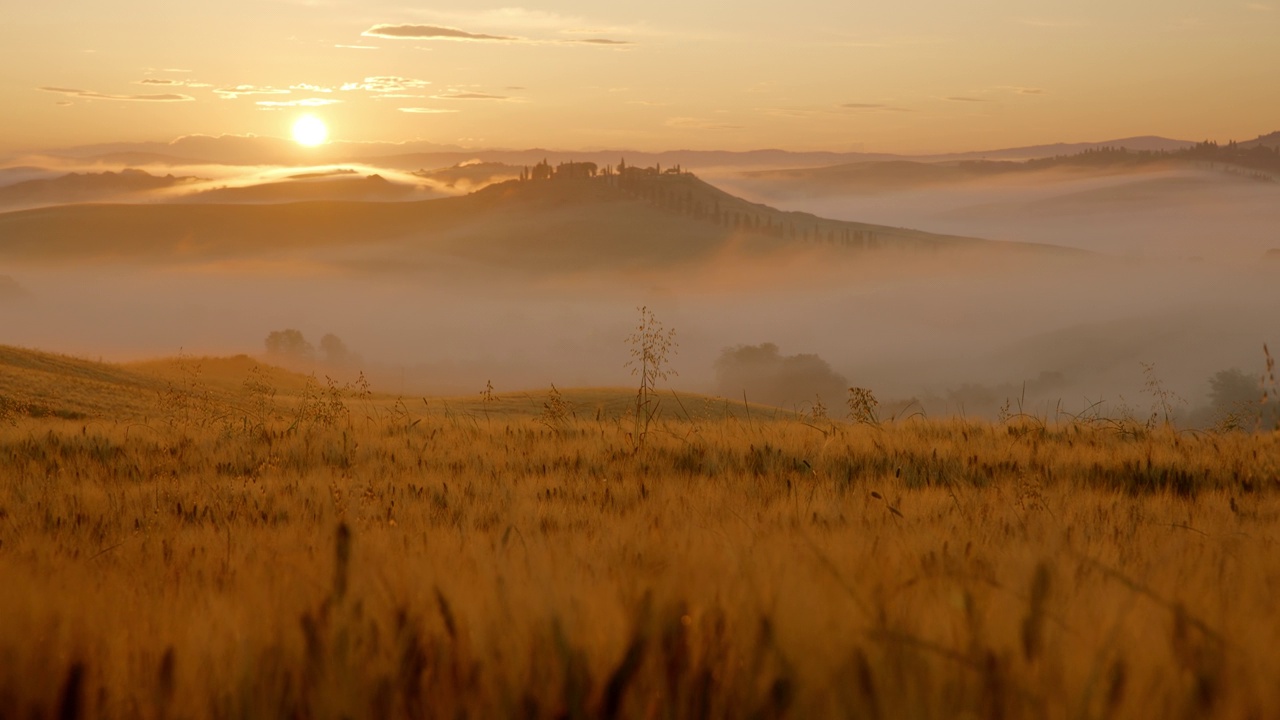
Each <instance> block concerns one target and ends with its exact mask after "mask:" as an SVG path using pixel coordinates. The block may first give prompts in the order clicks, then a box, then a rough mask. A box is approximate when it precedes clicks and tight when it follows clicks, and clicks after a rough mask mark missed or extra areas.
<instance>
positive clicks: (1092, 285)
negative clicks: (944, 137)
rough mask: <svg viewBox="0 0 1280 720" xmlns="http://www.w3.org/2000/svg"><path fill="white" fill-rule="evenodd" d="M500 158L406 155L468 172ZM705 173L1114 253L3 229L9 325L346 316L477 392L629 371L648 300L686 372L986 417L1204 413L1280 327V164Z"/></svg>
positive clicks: (76, 339) (709, 385)
mask: <svg viewBox="0 0 1280 720" xmlns="http://www.w3.org/2000/svg"><path fill="white" fill-rule="evenodd" d="M503 168H506V166H495V167H491V168H480V167H474V168H470V169H464V168H452V169H449V171H448V172H444V171H442V172H440V173H437V174H434V175H430V174H429V175H430V176H429V177H424V176H421V175H410V174H407V173H395V172H388V173H385V174H384V175H383V177H385V178H389V179H391V180H392V181H395V182H403V183H405V184H406V185H408V184H415V186H416V187H421V188H424V190H423V191H422V192H424V193H429V194H457V193H459V192H462V191H463V190H465V189H468V188H469V183H472V182H475V183H480V184H482V183H483V182H485V179H484V178H485V177H486V176H487V174H491V173H499V174H500V173H502V172H506V171H509V168H506V170H504V169H503ZM350 169H352V168H345V170H350ZM189 170H191V171H192V172H193V174H196V175H201V176H202V177H207V178H210V180H209V181H207V182H202V183H201V184H200V185H199V186H198V187H199V189H206V190H207V189H209V188H211V187H213V186H214V185H217V186H218V187H222V186H237V187H240V186H242V187H254V186H256V185H258V186H260V185H261V184H263V183H269V182H272V181H279V180H282V179H293V180H295V181H296V180H299V179H301V180H304V181H305V180H307V179H308V178H305V177H304V178H298V177H297V176H298V175H299V173H303V172H308V173H321V171H322V170H323V169H311V170H300V169H297V168H290V169H283V170H282V169H279V168H249V169H246V168H238V169H236V170H235V174H234V175H233V173H231V172H230V171H227V170H226V169H225V168H223V169H221V170H219V169H218V168H190V169H189ZM340 170H344V169H343V168H336V167H335V168H329V169H328V170H327V171H324V172H338V171H340ZM355 170H356V174H358V175H361V176H363V174H364V173H365V171H369V172H372V171H374V170H376V168H372V167H367V168H366V167H364V166H361V167H359V168H355ZM97 171H98V172H100V171H101V168H99V169H98V170H97ZM342 174H347V173H345V172H344V173H342ZM31 177H48V175H41V173H40V172H39V171H38V169H32V168H17V169H12V170H10V171H9V172H8V174H7V175H6V177H5V182H6V183H12V182H15V178H31ZM315 177H320V175H315ZM707 179H708V180H710V181H711V182H713V183H715V184H716V185H718V186H720V187H722V188H723V189H725V190H727V191H729V192H732V193H735V194H739V195H742V196H744V197H747V198H749V199H752V200H756V201H760V202H765V203H768V204H770V205H773V206H775V207H779V208H782V209H787V210H804V211H808V212H812V213H814V214H817V215H821V216H826V217H832V218H838V219H848V220H856V221H862V222H871V223H881V224H886V225H893V226H901V227H911V228H916V229H921V230H927V231H932V232H940V233H951V234H959V235H971V236H978V237H987V238H996V239H1002V240H1017V241H1024V242H1036V243H1052V244H1057V245H1062V246H1066V247H1072V248H1081V249H1085V250H1089V251H1092V253H1096V254H1091V253H1079V254H1075V255H1071V254H1044V255H1040V256H1037V255H1034V254H1025V253H1024V254H1014V255H1015V256H1011V257H1006V256H1005V255H1004V254H1002V253H994V252H993V253H980V252H979V253H973V252H965V253H935V254H892V253H888V254H886V253H878V254H877V253H871V254H867V253H859V252H856V251H852V250H848V249H844V248H836V247H833V246H825V245H823V246H816V245H812V244H805V243H799V242H797V243H795V244H794V247H789V248H788V249H787V250H785V251H780V252H776V253H773V254H770V255H765V256H761V255H760V254H758V253H755V254H747V253H743V252H738V251H735V250H734V249H733V247H734V244H733V243H730V244H729V246H727V247H726V248H725V249H724V251H723V252H720V253H718V254H717V255H716V256H715V258H714V259H713V260H709V261H705V262H702V263H700V264H696V265H690V264H688V263H677V262H675V261H673V263H672V265H671V267H668V268H662V269H657V270H650V271H647V272H645V273H638V272H634V271H633V272H628V271H624V270H621V269H619V270H618V271H617V272H609V271H606V272H603V273H602V274H599V275H595V276H591V277H582V276H569V275H563V274H560V275H549V274H545V273H544V274H536V273H535V272H534V271H529V272H523V271H512V270H496V269H493V268H489V267H481V266H477V265H475V264H468V263H467V262H464V261H462V260H458V259H445V258H436V259H431V258H430V257H429V256H428V260H429V261H428V262H427V263H426V268H427V269H423V268H424V266H423V263H422V262H421V261H422V259H423V256H420V255H419V256H414V258H413V260H414V262H413V263H410V262H408V258H407V257H400V256H397V255H395V253H396V252H397V251H396V249H395V247H394V246H391V247H389V246H386V245H381V246H377V247H368V246H362V245H361V244H360V239H359V238H352V240H351V244H350V245H348V246H346V247H340V248H336V249H335V248H334V247H332V246H330V247H327V248H326V249H324V250H323V251H320V250H315V251H312V252H308V251H306V250H305V249H303V250H298V249H296V248H295V249H293V250H290V251H288V252H283V251H281V252H277V251H276V250H275V249H273V248H269V247H266V248H261V252H258V253H257V254H253V253H250V254H249V255H246V256H244V257H238V258H233V259H230V260H226V259H224V260H222V261H221V262H218V263H212V262H204V261H202V260H201V259H200V258H191V257H183V258H182V259H181V260H178V261H173V263H172V264H168V265H162V264H158V263H153V262H147V263H138V264H125V263H121V262H117V263H116V264H112V265H102V266H95V267H86V266H85V264H84V263H77V262H75V261H74V260H65V259H64V260H57V261H55V260H53V259H46V260H43V261H41V260H38V259H30V257H28V259H25V260H22V261H17V260H15V259H13V257H8V256H6V254H5V252H4V248H3V237H0V327H3V328H4V334H3V338H0V342H3V343H5V344H10V345H18V346H26V347H32V348H38V349H43V350H49V351H55V352H65V353H71V354H75V355H80V356H85V357H89V358H103V359H107V360H129V359H141V358H149V357H156V356H171V355H175V354H177V353H178V352H179V351H182V352H185V353H187V354H192V355H202V354H218V355H225V354H233V353H249V354H253V355H259V356H261V355H263V354H264V352H265V345H264V341H265V338H266V336H267V335H268V334H269V333H271V332H272V331H277V330H284V329H295V330H298V331H300V332H301V333H302V334H303V335H304V336H305V338H306V339H307V340H308V341H309V342H310V343H311V344H312V345H314V346H319V344H320V339H321V338H322V337H323V336H324V335H326V334H334V335H336V336H338V337H339V338H341V340H342V341H343V342H344V343H345V345H346V346H347V348H349V349H350V351H351V352H353V353H355V354H356V355H358V356H359V357H360V362H359V366H360V368H361V369H363V370H364V371H365V372H366V373H367V374H368V375H369V376H370V377H371V378H372V380H373V382H374V384H375V387H376V388H377V389H379V390H382V391H384V392H389V393H403V394H407V395H408V394H470V393H475V392H478V391H479V390H480V389H481V388H483V387H484V386H485V383H486V382H487V381H492V382H493V385H494V387H495V388H496V389H498V390H499V391H504V390H539V389H545V388H547V387H548V386H549V385H550V384H551V383H555V384H556V385H557V386H560V387H570V386H628V385H630V384H631V383H632V382H633V380H632V377H631V375H630V373H629V371H628V370H626V369H625V368H624V363H625V362H626V361H627V360H628V358H629V347H628V345H627V344H626V342H625V338H626V337H627V336H628V334H629V333H631V332H632V331H633V330H634V327H635V324H636V321H637V311H636V307H637V306H639V305H646V306H648V307H650V308H651V309H652V310H654V312H655V313H656V315H657V317H658V318H659V320H661V321H662V323H664V324H665V326H666V327H668V328H675V330H676V332H677V340H678V344H679V352H678V355H677V356H675V357H674V358H673V359H672V367H674V369H675V370H677V371H678V373H679V376H678V377H677V378H673V380H672V382H670V383H669V384H670V385H671V386H673V387H675V388H678V389H681V390H686V391H694V392H707V393H720V394H723V395H725V396H728V397H731V398H733V399H735V400H740V399H741V397H742V393H743V390H745V391H746V394H747V396H748V398H750V399H754V400H760V401H764V402H771V403H776V404H781V405H783V406H786V407H790V408H800V409H803V408H807V407H808V406H809V404H810V403H811V401H812V400H813V397H814V394H815V393H821V394H823V396H824V397H823V400H824V402H825V403H826V405H827V406H828V407H829V408H833V412H834V413H836V414H839V413H838V408H840V407H842V406H843V403H844V396H843V390H844V389H845V388H847V387H848V386H851V385H856V386H862V387H867V388H870V389H872V390H873V391H874V392H875V393H876V394H877V395H878V396H879V397H880V398H881V400H882V401H885V402H886V403H887V402H892V401H905V400H908V399H911V398H915V399H917V400H919V401H921V402H922V403H923V405H924V406H925V407H926V409H927V410H928V411H929V412H930V413H933V414H936V413H944V412H945V413H967V414H986V415H990V414H992V413H994V412H996V410H997V408H998V407H999V406H1000V405H1002V404H1004V403H1005V401H1006V400H1008V401H1010V403H1011V406H1012V408H1013V409H1014V410H1016V409H1017V406H1018V403H1019V402H1021V403H1022V406H1023V409H1025V410H1027V411H1034V412H1039V413H1050V414H1051V413H1052V412H1053V411H1054V409H1055V408H1058V407H1061V408H1062V409H1064V410H1066V411H1069V412H1079V411H1081V410H1083V409H1085V408H1087V407H1090V406H1094V405H1095V403H1098V402H1099V401H1101V402H1102V403H1103V404H1102V405H1101V406H1100V407H1101V409H1102V410H1103V412H1108V411H1111V412H1120V411H1121V410H1123V409H1124V408H1126V407H1127V408H1129V409H1131V410H1134V411H1136V412H1138V413H1146V412H1149V410H1150V408H1151V407H1152V405H1153V404H1154V396H1153V395H1152V394H1151V392H1150V390H1151V388H1150V387H1149V386H1148V384H1147V383H1148V382H1149V381H1153V380H1154V381H1156V382H1158V383H1159V384H1160V385H1161V387H1163V388H1164V389H1168V390H1172V391H1173V392H1175V393H1177V394H1178V395H1179V396H1180V397H1181V398H1182V399H1184V400H1185V402H1179V403H1177V404H1178V406H1179V407H1180V408H1181V409H1182V410H1183V411H1184V412H1188V413H1189V412H1191V411H1193V410H1194V409H1195V408H1197V407H1199V406H1202V405H1204V404H1205V403H1206V402H1207V394H1208V393H1209V390H1210V386H1209V379H1210V378H1211V377H1212V376H1213V375H1214V374H1215V373H1218V372H1220V371H1223V370H1229V369H1232V368H1237V369H1240V370H1242V371H1244V373H1245V375H1246V376H1248V377H1254V376H1256V375H1257V374H1259V373H1260V372H1261V370H1262V368H1263V363H1264V357H1263V351H1262V346H1263V343H1268V342H1269V343H1271V347H1272V348H1273V352H1274V351H1276V350H1280V281H1278V277H1280V259H1277V258H1275V257H1272V258H1271V259H1269V260H1263V256H1264V253H1265V252H1266V251H1267V250H1268V249H1270V248H1274V247H1280V230H1278V228H1280V184H1275V183H1262V182H1258V181H1257V180H1253V179H1247V178H1241V177H1235V176H1224V174H1223V173H1222V172H1220V171H1214V170H1207V169H1203V170H1201V169H1185V168H1184V169H1169V168H1149V169H1147V170H1144V171H1142V172H1135V173H1120V174H1116V173H1111V174H1106V175H1099V174H1091V175H1086V174H1080V173H1076V172H1066V171H1052V172H1041V173H1019V174H1015V175H1008V176H1003V175H1002V176H998V177H994V178H987V179H983V180H973V181H970V182H963V183H953V184H950V185H942V186H929V187H916V188H912V189H905V190H902V189H900V190H894V191H883V190H881V191H876V192H871V193H868V192H865V191H852V190H846V191H840V190H839V189H838V188H831V187H827V188H821V187H819V188H814V187H812V186H811V185H809V186H804V185H797V184H796V183H788V182H780V181H777V180H771V179H766V178H761V177H752V176H746V175H743V174H740V173H725V174H723V175H721V176H717V177H710V178H707ZM449 183H453V184H452V185H450V184H449ZM427 188H430V190H429V191H428V189H427ZM192 189H193V188H190V187H189V188H184V189H182V190H180V191H179V190H175V191H172V192H174V193H178V194H180V193H187V192H190V191H191V190H192ZM506 231H507V232H511V233H518V232H519V228H507V229H506ZM599 242H601V243H608V242H609V237H608V234H607V230H605V231H604V232H602V234H601V236H600V238H599ZM389 253H390V254H389ZM15 257H16V256H15ZM397 258H399V259H397ZM398 264H402V265H403V267H397V265H398ZM279 359H280V358H276V360H279ZM1143 363H1146V364H1147V365H1146V366H1144V365H1143ZM302 366H303V367H304V369H307V368H309V369H313V370H314V371H316V372H317V373H318V374H322V375H323V374H326V373H331V374H335V375H342V374H344V373H345V374H346V375H347V376H349V375H350V374H351V373H352V372H353V371H354V368H353V367H345V368H339V367H333V366H326V365H324V364H315V365H307V364H306V363H303V364H302ZM1144 367H1145V368H1146V369H1144Z"/></svg>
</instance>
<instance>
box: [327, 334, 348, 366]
mask: <svg viewBox="0 0 1280 720" xmlns="http://www.w3.org/2000/svg"><path fill="white" fill-rule="evenodd" d="M320 352H321V353H322V354H323V356H324V361H325V363H327V364H329V365H349V364H351V359H352V356H351V351H350V350H348V349H347V344H346V343H344V342H342V338H340V337H338V336H337V335H334V334H333V333H329V334H327V335H325V336H324V337H322V338H320Z"/></svg>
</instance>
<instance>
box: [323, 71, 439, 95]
mask: <svg viewBox="0 0 1280 720" xmlns="http://www.w3.org/2000/svg"><path fill="white" fill-rule="evenodd" d="M430 84H431V82H430V81H429V80H415V79H413V78H406V77H400V76H398V75H375V76H373V77H367V78H365V79H364V80H361V81H359V82H349V83H342V88H341V89H342V90H344V91H351V90H367V91H369V92H375V93H395V92H404V91H405V90H418V89H421V88H424V87H426V86H428V85H430Z"/></svg>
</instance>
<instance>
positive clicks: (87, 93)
mask: <svg viewBox="0 0 1280 720" xmlns="http://www.w3.org/2000/svg"><path fill="white" fill-rule="evenodd" d="M39 89H40V90H43V91H45V92H51V93H61V94H63V95H73V96H75V97H81V98H85V99H87V100H127V101H131V102H189V101H191V100H195V98H193V97H191V96H190V95H178V94H176V93H163V94H159V95H109V94H107V93H100V92H94V91H93V90H80V89H77V88H64V87H42V88H39Z"/></svg>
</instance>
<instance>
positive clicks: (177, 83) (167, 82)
mask: <svg viewBox="0 0 1280 720" xmlns="http://www.w3.org/2000/svg"><path fill="white" fill-rule="evenodd" d="M134 85H153V86H159V87H189V88H207V87H212V86H211V85H209V83H202V82H195V81H193V80H174V79H172V78H143V79H141V80H137V81H135V82H134Z"/></svg>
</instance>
